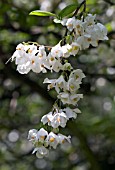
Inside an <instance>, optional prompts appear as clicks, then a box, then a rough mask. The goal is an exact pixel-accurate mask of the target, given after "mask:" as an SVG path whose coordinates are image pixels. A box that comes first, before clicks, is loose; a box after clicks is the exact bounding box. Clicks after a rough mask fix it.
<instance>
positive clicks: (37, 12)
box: [29, 10, 56, 17]
mask: <svg viewBox="0 0 115 170" xmlns="http://www.w3.org/2000/svg"><path fill="white" fill-rule="evenodd" d="M29 15H37V16H42V17H46V16H56V15H55V14H53V13H51V12H48V11H40V10H36V11H32V12H30V13H29Z"/></svg>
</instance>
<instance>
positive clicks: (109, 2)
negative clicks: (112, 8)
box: [104, 0, 115, 5]
mask: <svg viewBox="0 0 115 170" xmlns="http://www.w3.org/2000/svg"><path fill="white" fill-rule="evenodd" d="M104 1H105V2H107V3H108V4H110V5H115V3H114V2H111V1H110V0H104Z"/></svg>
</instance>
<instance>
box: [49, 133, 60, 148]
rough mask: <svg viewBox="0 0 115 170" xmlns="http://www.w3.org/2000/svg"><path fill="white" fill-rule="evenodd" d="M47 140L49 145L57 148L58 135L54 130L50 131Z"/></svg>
mask: <svg viewBox="0 0 115 170" xmlns="http://www.w3.org/2000/svg"><path fill="white" fill-rule="evenodd" d="M46 141H47V143H48V145H49V146H51V147H53V148H54V149H56V147H57V145H58V144H59V139H58V136H57V135H56V134H54V133H53V132H50V133H49V135H48V136H47V138H46Z"/></svg>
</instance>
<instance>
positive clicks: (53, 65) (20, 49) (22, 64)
mask: <svg viewBox="0 0 115 170" xmlns="http://www.w3.org/2000/svg"><path fill="white" fill-rule="evenodd" d="M79 48H80V46H79V45H78V44H77V43H75V42H73V43H72V44H71V45H69V44H66V45H64V46H61V45H60V43H58V44H57V45H56V46H54V47H52V48H51V50H50V52H49V53H48V54H47V53H46V51H45V47H44V46H43V45H41V46H38V47H37V45H35V44H32V45H29V44H22V43H20V44H19V45H18V46H17V47H16V51H15V52H14V54H13V56H12V60H15V64H16V65H17V70H18V72H19V73H21V74H27V73H28V72H29V71H30V70H32V71H33V72H35V73H40V72H42V73H46V72H47V69H48V70H51V71H55V72H59V71H60V70H63V69H64V66H65V65H64V66H63V65H62V63H61V61H62V59H64V58H68V57H69V56H70V55H74V56H75V55H76V54H77V53H78V51H79Z"/></svg>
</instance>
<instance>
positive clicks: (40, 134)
mask: <svg viewBox="0 0 115 170" xmlns="http://www.w3.org/2000/svg"><path fill="white" fill-rule="evenodd" d="M47 136H48V132H47V131H46V130H45V129H44V128H41V129H40V130H39V131H38V132H37V139H38V140H39V142H42V143H43V142H44V140H45V138H46V137H47Z"/></svg>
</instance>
